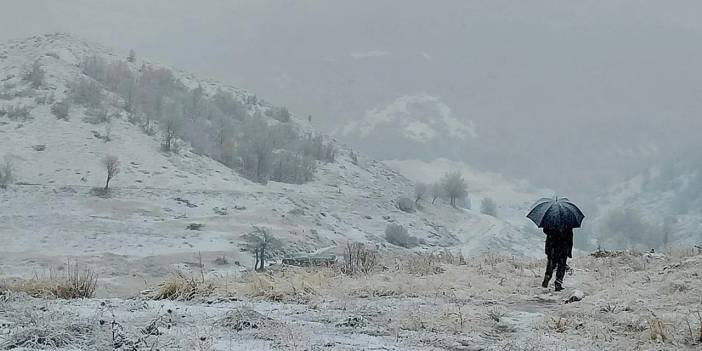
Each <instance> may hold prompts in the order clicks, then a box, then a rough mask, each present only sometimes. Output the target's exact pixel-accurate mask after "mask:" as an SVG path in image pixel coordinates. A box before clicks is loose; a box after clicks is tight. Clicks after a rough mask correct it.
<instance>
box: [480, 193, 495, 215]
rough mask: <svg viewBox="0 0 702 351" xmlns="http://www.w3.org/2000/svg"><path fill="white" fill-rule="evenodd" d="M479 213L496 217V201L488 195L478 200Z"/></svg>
mask: <svg viewBox="0 0 702 351" xmlns="http://www.w3.org/2000/svg"><path fill="white" fill-rule="evenodd" d="M480 213H482V214H486V215H488V216H493V217H497V202H495V200H493V199H492V198H490V197H486V198H484V199H483V201H482V202H480Z"/></svg>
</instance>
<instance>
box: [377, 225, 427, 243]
mask: <svg viewBox="0 0 702 351" xmlns="http://www.w3.org/2000/svg"><path fill="white" fill-rule="evenodd" d="M385 240H387V241H388V242H389V243H391V244H393V245H397V246H401V247H404V248H407V249H410V248H413V247H415V246H417V245H419V240H418V239H417V238H416V237H413V236H411V235H409V234H408V233H407V229H405V227H403V226H401V225H399V224H393V223H390V224H388V226H387V227H386V228H385Z"/></svg>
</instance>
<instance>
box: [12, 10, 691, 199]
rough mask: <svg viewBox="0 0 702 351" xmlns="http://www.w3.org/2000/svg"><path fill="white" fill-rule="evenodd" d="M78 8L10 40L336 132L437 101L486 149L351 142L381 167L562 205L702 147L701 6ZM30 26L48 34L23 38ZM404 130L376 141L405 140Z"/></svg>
mask: <svg viewBox="0 0 702 351" xmlns="http://www.w3.org/2000/svg"><path fill="white" fill-rule="evenodd" d="M80 3H81V6H80V9H81V14H82V16H80V17H79V18H76V17H75V16H71V13H70V10H68V7H65V6H62V5H59V4H58V3H57V2H51V1H40V2H38V3H37V4H40V5H36V4H32V5H30V4H29V3H27V2H13V4H15V5H13V11H5V12H3V14H2V15H0V16H3V17H2V19H3V23H4V27H3V31H2V33H1V34H0V36H2V37H3V38H11V37H22V36H27V35H30V34H34V32H36V31H37V30H40V31H41V32H47V31H57V30H58V31H70V32H74V33H77V34H80V35H82V36H84V37H87V38H90V39H94V40H98V41H101V42H105V43H108V44H109V45H111V46H115V47H117V48H120V49H122V50H124V51H126V50H128V49H130V48H134V49H136V50H137V51H138V52H140V53H143V54H144V55H147V56H149V57H154V58H158V59H160V60H161V61H162V62H166V63H171V64H175V65H177V66H180V67H185V68H187V69H189V70H190V71H194V72H197V73H199V74H201V75H203V76H210V77H217V78H218V79H222V80H225V81H228V82H232V83H234V84H235V85H238V86H246V87H249V88H250V89H252V90H253V91H256V92H258V93H260V94H262V95H265V96H266V97H268V98H269V99H271V100H274V101H278V102H279V103H281V104H284V105H286V106H288V107H289V108H290V110H291V111H293V112H294V113H296V114H298V115H300V116H303V117H306V116H308V115H311V116H312V121H313V124H315V125H316V126H318V127H319V128H321V129H322V130H325V131H328V132H331V131H333V130H337V129H339V127H340V126H345V125H348V124H354V123H362V122H361V121H363V120H365V119H367V118H368V116H369V115H373V114H374V111H376V112H377V111H383V110H386V109H388V108H392V106H393V104H396V102H397V101H399V100H402V99H404V98H405V97H407V96H417V95H422V94H426V95H428V96H432V97H436V98H437V99H438V100H440V101H441V103H442V104H444V105H445V106H447V107H448V108H449V109H450V110H451V114H452V116H453V117H454V118H456V119H457V120H459V121H461V123H463V124H465V125H472V126H473V127H471V128H474V130H475V134H476V137H474V138H469V140H467V141H460V140H459V141H450V140H441V141H440V142H437V143H419V144H416V145H415V146H414V147H411V148H410V147H409V146H411V145H406V144H403V147H396V146H394V145H392V144H391V145H381V143H373V142H369V141H368V140H367V139H359V138H358V136H357V135H352V134H349V135H348V137H343V138H342V139H343V140H344V141H346V142H348V143H350V144H351V145H354V146H360V147H363V148H364V150H367V151H370V152H371V155H374V156H377V157H381V158H398V157H405V155H406V154H409V153H411V152H416V155H417V156H416V157H422V158H426V159H427V160H429V159H431V158H433V157H434V156H440V157H449V158H452V159H455V160H460V161H466V162H469V163H470V164H472V165H474V166H476V167H480V168H483V169H487V170H491V171H497V172H502V173H506V174H508V175H510V176H513V177H517V178H526V179H529V180H531V181H533V182H535V183H538V184H539V185H541V186H545V187H549V188H553V189H555V190H557V191H558V192H559V193H564V194H574V193H575V194H588V193H591V192H592V191H597V190H599V189H602V188H605V187H607V186H609V185H611V184H614V183H616V182H618V181H622V180H624V179H627V178H628V177H630V176H633V175H635V174H637V173H639V172H640V171H641V170H643V169H645V168H646V167H647V166H648V165H650V164H651V163H652V162H653V163H656V162H660V161H662V160H664V159H666V158H669V157H671V156H674V155H676V154H678V153H680V152H682V151H684V150H689V149H693V148H695V147H697V146H699V142H698V138H697V134H696V130H699V129H700V128H702V125H701V124H702V122H700V121H701V120H702V119H701V118H699V117H698V116H697V113H696V111H699V109H700V107H701V106H700V105H701V104H702V102H701V101H702V100H701V99H699V89H698V85H699V84H698V82H699V81H700V78H702V77H700V74H702V73H700V72H702V70H699V69H696V68H698V67H699V62H701V60H700V59H702V48H700V47H698V46H697V45H695V44H694V43H696V42H697V41H699V38H700V35H701V34H702V28H701V26H700V24H699V21H698V19H697V18H696V16H695V15H693V14H695V13H699V12H700V10H702V9H700V6H701V5H700V4H699V3H697V2H694V1H680V2H676V3H674V4H663V3H659V2H651V1H646V2H645V5H643V6H642V5H641V3H640V2H638V1H618V2H616V3H613V4H606V5H605V4H599V3H595V2H578V3H564V4H559V6H553V4H552V3H551V2H547V1H535V2H529V3H522V2H513V1H491V2H465V1H445V2H442V3H441V4H436V3H427V2H424V1H414V0H411V1H402V2H385V3H378V2H376V1H360V2H344V1H324V2H315V3H313V4H309V3H304V4H303V3H296V2H279V1H255V2H254V1H241V2H217V1H213V2H208V3H207V4H206V5H205V6H200V5H199V4H198V5H196V4H193V3H191V2H187V1H151V2H149V3H143V2H139V1H126V2H122V3H121V4H119V5H117V4H108V3H104V2H80ZM34 6H39V7H40V8H41V9H42V11H32V9H33V8H34ZM130 8H139V9H141V10H143V13H141V12H138V11H130V10H127V9H130ZM30 11H32V13H33V16H36V17H35V18H37V17H38V18H37V21H35V22H34V23H33V24H31V25H28V26H19V25H13V23H14V22H15V21H17V19H19V18H23V17H26V16H22V14H27V15H29V13H30ZM159 11H160V12H163V15H164V16H159V17H158V18H148V17H147V16H146V15H144V14H145V13H151V12H159ZM137 12H138V13H137ZM184 14H193V15H184ZM196 14H197V15H196ZM147 18H148V20H147ZM205 18H207V20H205ZM437 18H440V19H441V20H440V21H437V20H436V19H437ZM98 22H99V23H103V24H104V26H94V24H95V23H98ZM146 28H148V30H145V29H146ZM174 33H178V34H177V35H176V34H174ZM223 33H227V34H226V35H224V34H223ZM436 115H437V116H440V113H438V112H437V114H436ZM410 129H411V128H410ZM402 130H404V131H405V132H404V133H405V134H406V131H407V126H406V125H403V124H400V125H399V126H398V128H394V127H388V128H386V129H385V130H378V131H377V133H378V134H381V133H383V134H388V135H387V136H388V138H389V140H395V139H396V138H395V133H394V132H399V131H402ZM437 132H438V131H437ZM415 139H416V138H415ZM413 143H414V141H413ZM371 145H372V147H371ZM410 150H411V151H410ZM394 151H396V152H394Z"/></svg>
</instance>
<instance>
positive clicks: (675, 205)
mask: <svg viewBox="0 0 702 351" xmlns="http://www.w3.org/2000/svg"><path fill="white" fill-rule="evenodd" d="M698 157H699V156H696V157H691V158H685V159H681V160H680V161H677V162H673V161H670V162H668V163H667V164H665V165H662V166H657V167H653V168H651V169H648V170H646V171H644V172H643V173H642V174H639V175H637V176H635V177H632V178H631V179H629V180H627V181H624V182H621V183H619V184H616V185H614V186H612V187H610V188H609V189H607V191H606V192H605V193H604V194H602V195H600V196H599V199H598V203H599V204H600V208H599V218H597V219H596V221H595V222H601V220H602V219H603V218H604V217H605V216H606V215H607V214H608V213H609V212H610V211H612V210H615V209H634V210H636V211H638V212H639V213H640V214H641V215H642V218H643V220H644V221H646V222H647V223H650V224H652V225H658V226H660V228H661V230H669V231H670V233H669V235H670V237H669V240H670V242H669V244H670V245H673V246H690V245H702V230H700V228H702V211H701V210H700V208H701V207H702V191H701V190H702V160H699V159H698ZM666 222H669V225H670V228H665V229H664V228H663V225H664V223H666Z"/></svg>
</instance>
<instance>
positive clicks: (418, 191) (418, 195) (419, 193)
mask: <svg viewBox="0 0 702 351" xmlns="http://www.w3.org/2000/svg"><path fill="white" fill-rule="evenodd" d="M428 191H429V185H428V184H425V183H417V184H415V185H414V202H415V203H417V204H419V201H420V200H423V199H424V196H426V194H427V192H428Z"/></svg>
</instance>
